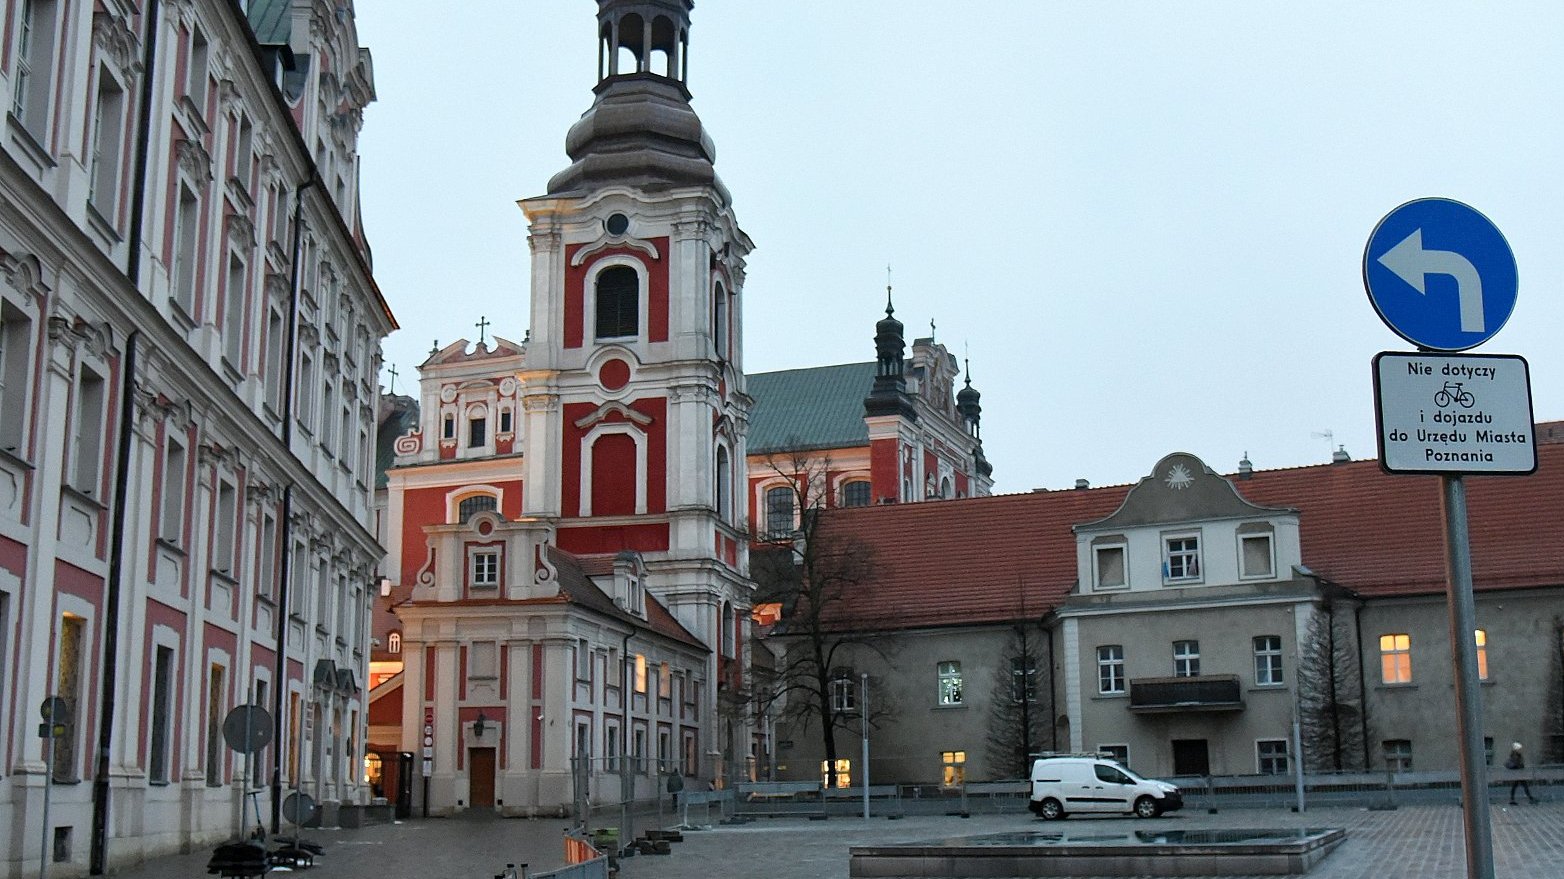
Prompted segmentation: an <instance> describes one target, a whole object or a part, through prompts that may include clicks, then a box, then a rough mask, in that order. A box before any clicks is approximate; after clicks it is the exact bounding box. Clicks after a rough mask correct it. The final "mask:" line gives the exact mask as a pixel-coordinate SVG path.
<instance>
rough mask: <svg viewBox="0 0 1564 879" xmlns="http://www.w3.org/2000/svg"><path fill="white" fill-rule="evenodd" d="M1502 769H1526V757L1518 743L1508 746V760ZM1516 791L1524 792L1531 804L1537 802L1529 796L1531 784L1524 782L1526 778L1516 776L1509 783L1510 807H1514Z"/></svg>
mask: <svg viewBox="0 0 1564 879" xmlns="http://www.w3.org/2000/svg"><path fill="white" fill-rule="evenodd" d="M1504 768H1505V769H1511V770H1520V769H1525V768H1526V755H1525V753H1524V752H1523V751H1522V749H1521V743H1520V742H1514V743H1512V744H1511V745H1510V758H1509V759H1508V760H1505V761H1504ZM1517 790H1524V791H1526V799H1528V800H1530V801H1531V802H1533V803H1535V802H1537V798H1536V797H1534V796H1532V795H1531V784H1530V783H1528V782H1527V781H1526V776H1524V775H1517V776H1515V777H1514V778H1513V779H1512V780H1511V781H1510V805H1512V806H1513V805H1516V803H1515V792H1516V791H1517Z"/></svg>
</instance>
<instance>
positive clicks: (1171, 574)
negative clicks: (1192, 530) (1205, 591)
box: [1162, 534, 1200, 584]
mask: <svg viewBox="0 0 1564 879" xmlns="http://www.w3.org/2000/svg"><path fill="white" fill-rule="evenodd" d="M1163 541H1164V542H1163V547H1164V550H1163V556H1162V580H1163V582H1164V583H1169V584H1179V583H1198V582H1200V535H1198V534H1181V535H1177V536H1174V537H1166V538H1163Z"/></svg>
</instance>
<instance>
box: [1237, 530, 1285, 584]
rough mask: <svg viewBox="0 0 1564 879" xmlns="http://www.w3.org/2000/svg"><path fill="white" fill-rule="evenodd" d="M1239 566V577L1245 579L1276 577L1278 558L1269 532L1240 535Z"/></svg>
mask: <svg viewBox="0 0 1564 879" xmlns="http://www.w3.org/2000/svg"><path fill="white" fill-rule="evenodd" d="M1238 564H1239V570H1238V575H1239V576H1240V577H1242V578H1244V579H1261V578H1268V577H1274V576H1276V556H1275V550H1274V548H1273V544H1272V541H1271V534H1270V532H1269V531H1267V532H1263V533H1261V532H1256V533H1253V534H1242V533H1241V534H1239V535H1238Z"/></svg>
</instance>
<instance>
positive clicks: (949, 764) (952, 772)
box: [939, 749, 967, 788]
mask: <svg viewBox="0 0 1564 879" xmlns="http://www.w3.org/2000/svg"><path fill="white" fill-rule="evenodd" d="M939 758H940V764H941V769H940V787H942V788H959V787H965V786H966V783H967V752H966V751H965V750H964V749H957V750H951V751H940V753H939Z"/></svg>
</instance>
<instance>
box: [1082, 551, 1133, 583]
mask: <svg viewBox="0 0 1564 879" xmlns="http://www.w3.org/2000/svg"><path fill="white" fill-rule="evenodd" d="M1091 550H1092V589H1093V590H1095V591H1098V592H1122V591H1124V590H1126V589H1129V588H1130V569H1129V545H1128V543H1127V542H1126V541H1115V542H1112V543H1101V544H1092V548H1091ZM1114 552H1116V553H1118V555H1119V582H1117V583H1105V582H1104V581H1103V577H1102V571H1103V564H1102V556H1103V554H1104V553H1114Z"/></svg>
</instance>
